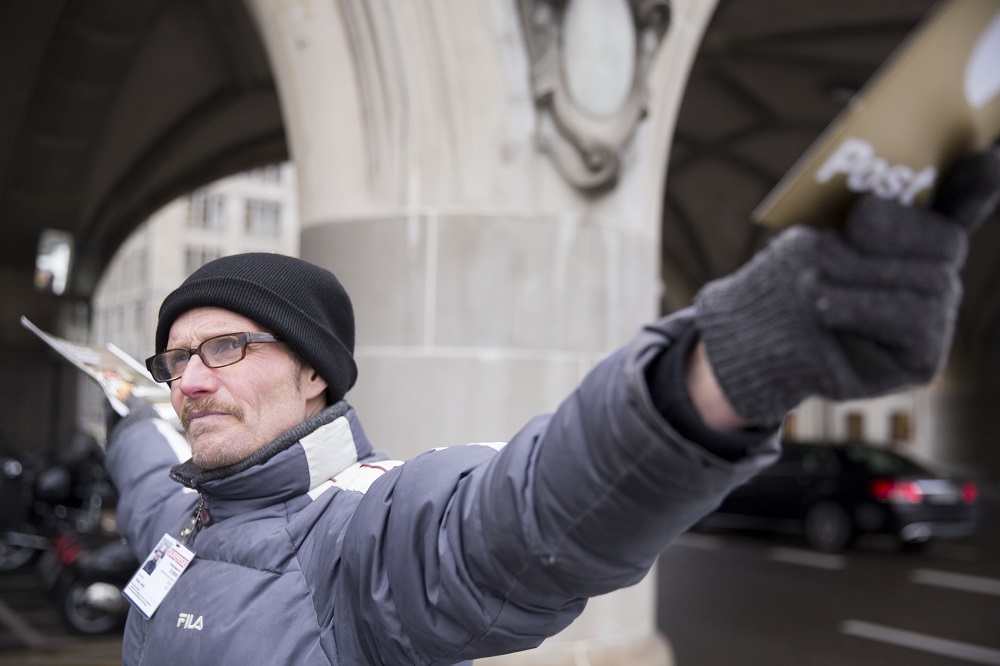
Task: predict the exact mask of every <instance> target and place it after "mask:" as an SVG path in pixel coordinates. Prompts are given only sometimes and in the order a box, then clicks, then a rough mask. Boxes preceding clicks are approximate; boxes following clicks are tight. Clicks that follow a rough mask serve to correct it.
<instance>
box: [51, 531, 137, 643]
mask: <svg viewBox="0 0 1000 666" xmlns="http://www.w3.org/2000/svg"><path fill="white" fill-rule="evenodd" d="M53 546H54V547H53V549H52V550H51V551H49V552H47V553H46V554H45V555H44V556H43V557H42V560H41V561H40V562H39V567H38V570H39V573H40V574H41V577H42V581H43V582H44V583H45V585H46V586H47V587H48V588H49V589H50V590H51V591H52V592H53V594H54V596H55V598H56V600H57V602H58V604H59V611H60V613H61V615H62V616H63V619H65V620H66V623H67V624H69V626H70V627H72V628H73V630H75V631H77V632H78V633H81V634H91V635H93V634H103V633H106V632H109V631H111V630H113V629H118V628H120V627H121V626H122V624H123V623H124V621H125V616H126V615H127V614H128V608H129V604H128V601H126V600H125V597H123V596H122V589H123V588H124V587H125V585H126V584H127V583H128V581H129V579H130V578H131V577H132V574H133V573H135V571H136V569H137V568H138V567H139V563H138V562H137V561H136V559H135V556H134V555H132V550H131V548H130V547H129V545H128V543H127V542H126V541H125V540H124V539H122V538H121V537H117V538H115V537H111V538H109V537H108V536H104V535H94V534H91V535H80V534H78V533H75V532H68V533H66V534H63V535H61V536H60V537H59V538H57V539H56V540H55V541H54V543H53Z"/></svg>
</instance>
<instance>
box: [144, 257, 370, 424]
mask: <svg viewBox="0 0 1000 666" xmlns="http://www.w3.org/2000/svg"><path fill="white" fill-rule="evenodd" d="M197 307H218V308H223V309H226V310H230V311H232V312H235V313H237V314H241V315H243V316H244V317H248V318H250V319H253V320H254V321H255V322H257V323H258V324H260V325H261V326H263V327H265V328H267V329H269V330H271V331H273V332H274V333H275V334H276V335H278V336H279V337H280V338H281V339H282V340H284V341H285V342H286V343H287V344H288V346H289V347H291V348H292V349H293V350H294V351H295V352H296V353H297V354H299V356H301V357H302V359H303V360H305V362H306V363H308V364H309V365H311V366H312V367H313V368H314V369H315V370H316V371H317V372H318V373H319V375H320V377H322V378H323V379H325V380H326V383H327V399H328V400H329V402H330V404H333V403H335V402H337V401H339V400H341V399H342V398H343V397H344V395H345V394H346V393H347V391H348V390H349V389H350V388H351V387H352V386H353V385H354V381H355V380H356V379H357V377H358V368H357V366H356V365H355V363H354V311H353V309H352V308H351V299H350V298H349V297H348V296H347V292H346V291H345V290H344V287H343V286H342V285H341V284H340V282H339V281H338V280H337V278H336V277H334V275H333V273H331V272H330V271H328V270H326V269H323V268H320V267H319V266H315V265H313V264H310V263H309V262H307V261H303V260H301V259H296V258H294V257H287V256H284V255H280V254H269V253H266V252H251V253H248V254H236V255H232V256H229V257H222V258H221V259H216V260H214V261H210V262H209V263H207V264H205V265H204V266H202V267H201V268H199V269H198V270H196V271H195V272H194V273H192V274H191V276H190V277H188V279H186V280H185V281H184V282H183V283H181V286H179V287H177V289H175V290H174V291H173V292H171V293H170V294H169V295H168V296H167V297H166V298H165V299H164V300H163V305H161V306H160V318H159V322H158V323H157V325H156V353H157V354H159V353H160V352H162V351H163V350H164V349H166V346H167V338H168V337H169V335H170V327H171V326H172V325H173V323H174V321H175V320H176V319H177V318H178V317H180V316H181V315H182V314H184V313H185V312H187V311H188V310H191V309H193V308H197ZM234 332H235V331H234Z"/></svg>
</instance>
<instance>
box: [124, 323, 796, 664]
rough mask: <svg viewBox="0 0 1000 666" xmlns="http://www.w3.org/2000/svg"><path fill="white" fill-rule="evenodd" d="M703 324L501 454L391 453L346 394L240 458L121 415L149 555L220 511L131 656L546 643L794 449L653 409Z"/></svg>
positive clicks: (604, 378) (129, 501) (127, 529)
mask: <svg viewBox="0 0 1000 666" xmlns="http://www.w3.org/2000/svg"><path fill="white" fill-rule="evenodd" d="M689 323H690V322H689V315H688V314H687V313H685V314H682V315H679V316H674V317H672V318H668V319H665V320H662V321H660V322H658V323H657V324H655V325H652V326H649V327H647V328H646V329H644V330H643V331H641V332H640V333H639V334H638V335H637V337H636V338H635V339H634V340H633V342H632V343H631V344H630V345H628V346H627V347H625V348H623V349H622V350H619V351H618V352H616V353H615V354H613V355H612V356H610V357H609V358H607V359H606V360H605V361H603V362H602V363H600V364H599V365H598V366H597V367H596V368H595V369H594V370H593V371H592V372H591V373H590V374H589V375H588V376H587V378H586V379H585V380H584V381H583V383H582V384H581V386H580V387H579V389H578V390H577V391H575V392H574V393H573V394H572V395H571V396H570V397H569V398H567V399H566V401H565V402H564V403H563V404H562V405H561V406H560V407H559V409H558V410H557V411H556V412H555V413H554V414H551V415H547V416H543V417H538V418H535V419H533V420H532V421H531V422H529V423H528V424H527V425H526V426H525V427H524V428H523V429H522V430H521V431H520V432H519V433H518V434H517V435H515V436H514V438H513V439H512V440H511V441H510V442H509V443H508V444H507V445H506V446H503V447H502V448H500V449H499V451H498V450H497V448H496V447H491V446H485V445H466V446H457V447H451V448H446V449H441V450H435V451H431V452H428V453H425V454H423V455H420V456H418V457H416V458H414V459H412V460H409V461H407V462H406V463H405V464H398V463H390V462H386V461H384V459H382V458H381V457H380V456H378V455H376V454H375V453H374V452H373V450H372V447H371V444H370V443H369V442H368V440H367V439H366V437H365V435H364V432H363V431H362V428H361V425H360V423H359V421H358V419H357V417H356V416H355V414H354V412H353V410H351V409H350V408H349V407H348V406H347V405H346V403H339V404H337V405H334V406H332V407H329V408H327V409H326V410H325V411H323V412H322V413H321V414H319V415H317V416H316V417H314V418H313V419H311V420H310V421H308V422H306V423H303V424H301V425H300V426H298V427H297V428H295V429H293V430H292V431H290V432H288V433H286V434H285V435H284V436H282V437H281V438H279V439H278V440H276V441H275V442H272V443H271V444H269V445H268V446H267V447H265V448H264V449H262V450H261V451H259V452H258V453H257V454H255V455H254V456H252V457H251V459H250V460H248V461H246V462H244V463H241V464H237V465H234V466H232V467H229V468H224V469H221V470H210V471H203V470H200V469H199V468H197V467H195V466H194V465H193V464H192V463H190V462H188V463H184V464H181V465H178V464H177V463H178V457H177V455H176V454H175V453H174V450H173V449H172V448H171V446H170V436H169V435H170V432H169V428H168V427H167V426H166V424H165V423H163V422H162V421H158V420H156V419H149V420H145V421H139V422H138V423H133V424H129V425H126V426H125V427H123V428H121V429H119V431H118V432H116V435H115V438H114V440H113V442H112V445H111V446H110V447H109V450H108V457H107V465H108V468H109V470H110V471H111V474H112V476H113V478H114V480H115V483H116V485H117V487H118V489H119V492H120V503H119V523H120V528H121V529H122V532H123V534H124V535H125V536H126V537H127V538H128V540H129V541H130V543H131V544H132V545H133V547H134V548H135V551H136V555H137V556H138V557H139V558H140V560H142V559H144V558H145V557H146V555H148V553H149V552H150V551H151V550H152V549H153V548H154V546H155V545H156V544H157V542H158V541H159V539H160V537H161V536H162V535H163V533H164V532H169V533H171V534H172V535H173V536H175V537H176V536H178V534H179V532H180V530H181V529H182V528H183V527H184V526H185V525H186V524H187V523H188V522H189V521H190V517H191V516H192V514H193V512H194V510H195V507H196V506H197V503H198V497H199V493H200V494H201V495H202V496H203V497H204V498H205V502H206V507H207V514H208V522H207V523H206V524H205V525H204V526H203V527H201V529H200V530H199V531H198V532H197V533H196V534H195V535H194V537H193V539H192V541H191V547H192V549H193V550H194V551H195V552H196V558H195V559H194V561H193V562H192V564H191V565H190V567H189V568H188V570H187V571H186V572H185V573H184V574H183V575H182V576H181V577H180V579H179V581H178V582H177V584H176V586H175V587H174V588H173V590H171V592H170V593H169V594H168V595H167V597H166V599H165V600H164V601H163V603H162V605H161V606H160V607H159V609H158V610H157V611H156V612H155V614H154V615H153V617H152V618H151V619H150V620H145V619H143V617H142V616H141V615H140V614H139V613H138V612H136V611H135V610H134V609H133V611H132V613H131V614H130V616H129V621H128V623H127V626H126V630H125V637H124V647H123V649H124V652H123V655H124V663H126V664H144V665H150V666H152V665H154V664H170V665H171V666H176V665H177V664H213V665H217V664H240V665H242V664H262V663H274V664H297V665H300V664H302V665H304V664H340V665H343V666H348V665H349V666H358V665H364V664H390V665H393V666H403V665H407V666H408V665H410V664H421V665H429V664H435V665H439V664H441V665H443V664H455V663H459V662H463V661H466V660H470V659H474V658H476V657H480V656H485V655H491V654H498V653H504V652H511V651H516V650H522V649H525V648H529V647H532V646H535V645H537V644H538V643H540V642H541V641H542V640H543V639H544V638H545V637H546V636H550V635H552V634H554V633H556V632H558V631H559V630H561V629H562V628H563V627H565V626H566V625H568V624H569V623H570V622H571V621H572V620H573V619H574V618H575V617H576V616H577V615H578V614H579V613H580V612H581V611H582V610H583V607H584V605H585V603H586V599H587V598H588V597H591V596H594V595H598V594H602V593H605V592H608V591H610V590H613V589H616V588H620V587H623V586H627V585H630V584H633V583H635V582H637V581H639V580H640V579H641V578H642V577H643V576H644V575H645V574H646V573H647V571H648V570H649V569H650V567H651V566H652V565H653V563H654V562H655V559H656V557H657V555H658V554H659V553H660V552H661V550H662V549H663V548H664V547H665V546H666V545H667V544H668V543H669V542H670V541H671V540H672V539H673V538H674V537H675V536H677V535H678V534H680V533H681V532H683V531H684V530H686V529H687V528H688V527H689V526H690V525H691V524H693V523H694V522H695V521H697V520H698V519H699V518H700V517H701V516H703V515H704V514H706V513H708V512H709V511H711V510H712V509H713V508H714V507H715V506H716V504H717V503H718V502H719V501H720V500H721V499H722V497H724V496H725V494H726V493H728V492H729V490H730V489H732V488H733V487H734V486H736V485H737V484H739V483H741V482H742V481H744V480H745V479H746V478H747V477H749V476H750V475H751V474H753V473H754V472H756V471H758V470H759V469H760V468H761V467H762V466H764V465H766V464H768V463H769V462H771V461H772V460H773V458H774V456H775V455H776V451H777V442H776V441H775V438H774V437H773V436H771V437H762V439H761V440H760V441H759V442H758V443H757V444H755V445H752V446H751V447H750V449H749V450H748V452H747V455H746V456H745V457H743V458H741V459H740V460H737V461H736V462H728V461H724V460H721V459H719V458H717V457H715V456H713V455H712V454H710V453H709V452H708V451H706V450H705V449H704V448H703V447H702V446H700V445H699V444H697V443H695V442H691V441H688V440H686V439H684V438H683V437H681V436H680V435H679V434H677V433H676V432H675V430H674V429H673V428H672V427H671V425H670V424H669V423H667V421H666V420H664V418H663V417H662V416H661V415H660V413H659V412H657V410H656V409H655V408H654V407H653V405H652V403H651V401H650V396H649V391H648V388H647V385H646V379H645V375H644V369H645V368H646V366H647V365H648V363H649V362H650V360H651V359H653V358H654V357H656V356H657V355H658V354H660V353H662V352H663V351H664V349H666V348H667V347H669V345H670V344H671V342H672V341H673V340H675V339H676V337H677V335H679V334H680V332H681V331H682V330H683V329H684V328H685V327H686V326H688V325H689ZM178 482H179V483H178Z"/></svg>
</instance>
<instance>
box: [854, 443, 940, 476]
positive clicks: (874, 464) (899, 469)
mask: <svg viewBox="0 0 1000 666" xmlns="http://www.w3.org/2000/svg"><path fill="white" fill-rule="evenodd" d="M847 458H848V460H851V461H852V462H855V463H859V464H861V465H864V466H865V467H867V468H868V470H869V471H871V473H872V474H888V475H898V474H924V473H926V472H925V470H924V469H923V468H921V467H920V466H919V465H917V464H916V463H914V462H913V461H912V460H908V459H906V458H904V457H903V456H901V455H899V454H898V453H893V452H892V451H888V450H885V449H877V448H872V447H868V446H850V447H848V448H847Z"/></svg>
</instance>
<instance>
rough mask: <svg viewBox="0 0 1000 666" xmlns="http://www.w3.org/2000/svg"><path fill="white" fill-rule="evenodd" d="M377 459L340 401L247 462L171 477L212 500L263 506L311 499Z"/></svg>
mask: <svg viewBox="0 0 1000 666" xmlns="http://www.w3.org/2000/svg"><path fill="white" fill-rule="evenodd" d="M372 453H373V451H372V446H371V443H370V442H369V441H368V438H367V436H366V435H365V433H364V430H363V428H362V427H361V423H360V421H359V420H358V418H357V415H356V414H355V412H354V410H353V408H351V407H350V405H348V404H347V403H346V402H344V401H341V402H338V403H337V404H335V405H332V406H330V407H327V408H326V409H324V410H323V411H322V412H320V413H319V414H317V415H316V416H314V417H312V418H310V419H308V420H307V421H304V422H302V423H300V424H299V425H298V426H296V427H294V428H292V429H291V430H289V431H288V432H286V433H284V434H283V435H281V436H280V437H278V438H277V439H275V440H274V441H273V442H271V443H270V444H267V445H265V446H264V447H263V448H261V449H260V450H259V451H257V452H256V453H254V454H252V455H251V456H250V457H248V458H246V459H245V460H242V461H240V462H238V463H235V464H233V465H229V466H227V467H221V468H218V469H209V470H203V469H201V468H200V467H199V466H198V465H196V464H195V463H194V462H193V461H191V460H188V461H187V462H185V463H182V464H180V465H177V466H175V467H174V468H173V469H172V470H171V471H170V477H171V478H172V479H173V480H174V481H177V482H179V483H181V484H183V485H185V486H187V487H188V488H193V489H195V490H197V491H199V492H201V493H203V494H205V495H206V496H208V497H211V498H217V499H220V500H241V501H246V500H250V501H251V502H252V503H254V504H258V503H259V504H262V505H263V504H268V503H273V502H275V501H282V500H285V499H289V498H291V497H295V496H297V495H301V494H304V493H307V492H309V490H311V489H312V488H314V487H316V486H318V485H320V484H321V483H323V482H325V481H326V480H328V479H329V478H331V477H333V476H335V475H337V474H338V473H339V472H341V471H343V470H344V469H346V468H347V467H349V466H351V465H353V464H354V463H356V462H358V460H360V459H363V458H365V457H368V456H370V455H372Z"/></svg>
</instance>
